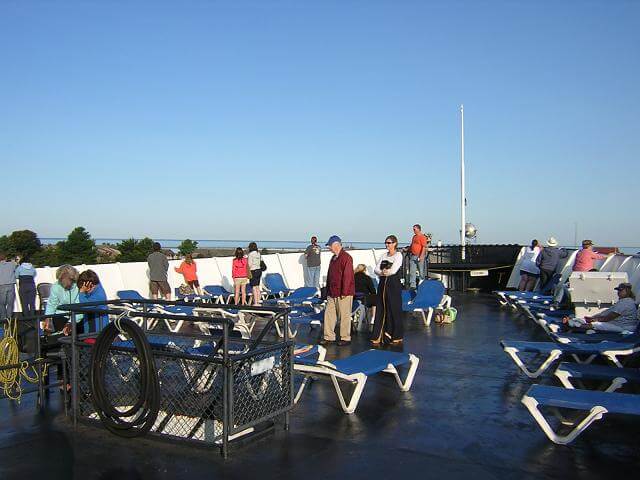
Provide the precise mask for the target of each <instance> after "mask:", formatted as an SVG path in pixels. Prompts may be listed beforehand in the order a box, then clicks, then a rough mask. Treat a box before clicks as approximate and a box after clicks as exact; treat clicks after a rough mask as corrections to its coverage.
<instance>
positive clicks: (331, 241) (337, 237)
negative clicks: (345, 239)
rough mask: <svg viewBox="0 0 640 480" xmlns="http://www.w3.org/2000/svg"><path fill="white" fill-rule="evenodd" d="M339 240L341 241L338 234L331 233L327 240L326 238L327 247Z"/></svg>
mask: <svg viewBox="0 0 640 480" xmlns="http://www.w3.org/2000/svg"><path fill="white" fill-rule="evenodd" d="M336 242H340V243H342V239H341V238H340V237H339V236H338V235H331V236H330V237H329V240H327V243H326V245H327V247H330V246H331V244H332V243H336Z"/></svg>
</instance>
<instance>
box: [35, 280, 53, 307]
mask: <svg viewBox="0 0 640 480" xmlns="http://www.w3.org/2000/svg"><path fill="white" fill-rule="evenodd" d="M36 291H37V292H38V300H39V301H40V310H42V311H44V310H46V308H47V300H49V294H50V293H51V284H50V283H46V282H43V283H39V284H38V286H37V287H36Z"/></svg>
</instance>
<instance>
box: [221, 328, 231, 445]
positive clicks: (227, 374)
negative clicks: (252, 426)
mask: <svg viewBox="0 0 640 480" xmlns="http://www.w3.org/2000/svg"><path fill="white" fill-rule="evenodd" d="M228 341H229V332H228V325H227V322H226V321H225V322H224V323H223V325H222V342H223V348H222V364H223V365H224V382H223V387H222V457H223V458H227V457H228V456H229V429H230V428H231V425H230V422H231V412H230V410H231V405H230V403H231V402H230V399H231V392H230V388H231V386H230V383H231V382H230V379H231V365H230V364H229V343H228Z"/></svg>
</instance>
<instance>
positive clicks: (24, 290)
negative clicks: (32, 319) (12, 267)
mask: <svg viewBox="0 0 640 480" xmlns="http://www.w3.org/2000/svg"><path fill="white" fill-rule="evenodd" d="M27 260H28V258H27V257H25V258H23V259H22V260H20V265H19V266H18V268H16V278H17V279H18V295H19V296H20V305H21V306H22V314H23V315H25V316H30V315H35V313H36V282H35V278H36V269H35V268H34V267H33V265H31V264H30V263H29V262H28V261H27Z"/></svg>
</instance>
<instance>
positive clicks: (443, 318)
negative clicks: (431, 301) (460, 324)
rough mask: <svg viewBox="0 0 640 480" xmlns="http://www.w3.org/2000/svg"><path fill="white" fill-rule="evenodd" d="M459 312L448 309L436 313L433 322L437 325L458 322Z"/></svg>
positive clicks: (451, 308)
mask: <svg viewBox="0 0 640 480" xmlns="http://www.w3.org/2000/svg"><path fill="white" fill-rule="evenodd" d="M457 315H458V310H456V309H455V308H453V307H447V308H445V309H444V310H441V311H439V312H436V314H435V316H434V318H433V321H434V322H436V323H453V322H455V321H456V316H457Z"/></svg>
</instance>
